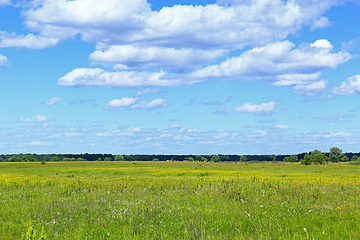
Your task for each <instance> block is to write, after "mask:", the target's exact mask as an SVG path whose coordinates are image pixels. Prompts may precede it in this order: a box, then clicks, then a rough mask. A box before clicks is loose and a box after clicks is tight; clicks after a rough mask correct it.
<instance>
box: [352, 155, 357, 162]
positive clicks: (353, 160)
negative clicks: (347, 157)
mask: <svg viewBox="0 0 360 240" xmlns="http://www.w3.org/2000/svg"><path fill="white" fill-rule="evenodd" d="M357 160H359V157H358V156H356V155H353V156H352V158H351V161H352V162H355V161H357Z"/></svg>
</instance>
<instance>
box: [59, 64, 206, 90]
mask: <svg viewBox="0 0 360 240" xmlns="http://www.w3.org/2000/svg"><path fill="white" fill-rule="evenodd" d="M196 82H200V81H199V80H191V79H181V78H176V76H170V74H167V73H165V72H164V71H160V72H132V71H122V72H106V71H104V70H102V69H100V68H77V69H74V70H73V71H71V72H69V73H67V74H66V75H65V76H64V77H61V78H59V80H58V84H59V85H60V86H64V87H97V86H105V87H152V86H161V87H163V86H180V85H189V84H194V83H196Z"/></svg>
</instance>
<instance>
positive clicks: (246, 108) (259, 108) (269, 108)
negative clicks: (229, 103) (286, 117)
mask: <svg viewBox="0 0 360 240" xmlns="http://www.w3.org/2000/svg"><path fill="white" fill-rule="evenodd" d="M278 104H280V103H279V102H277V101H271V102H268V103H262V104H252V103H245V104H244V105H241V106H238V107H236V108H234V109H226V110H220V109H217V110H216V111H215V113H216V114H222V115H227V114H229V113H233V112H241V113H254V114H261V113H271V112H273V111H274V110H275V106H276V105H278Z"/></svg>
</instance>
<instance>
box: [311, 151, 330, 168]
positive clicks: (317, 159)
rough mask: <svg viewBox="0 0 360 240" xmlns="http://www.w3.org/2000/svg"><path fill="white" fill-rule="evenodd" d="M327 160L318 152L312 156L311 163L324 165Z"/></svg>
mask: <svg viewBox="0 0 360 240" xmlns="http://www.w3.org/2000/svg"><path fill="white" fill-rule="evenodd" d="M327 160H328V157H327V156H326V155H325V154H324V153H322V152H318V153H316V154H315V155H314V157H313V162H314V163H315V164H321V165H322V164H325V162H326V161H327Z"/></svg>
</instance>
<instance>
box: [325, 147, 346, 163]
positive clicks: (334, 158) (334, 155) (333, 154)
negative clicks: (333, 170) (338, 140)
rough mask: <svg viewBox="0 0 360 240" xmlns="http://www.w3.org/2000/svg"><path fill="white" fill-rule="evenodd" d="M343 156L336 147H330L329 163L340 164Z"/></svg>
mask: <svg viewBox="0 0 360 240" xmlns="http://www.w3.org/2000/svg"><path fill="white" fill-rule="evenodd" d="M343 156H345V155H344V154H343V152H342V150H341V149H340V148H338V147H332V148H330V153H329V160H330V161H331V162H334V163H337V162H340V161H341V160H342V158H343Z"/></svg>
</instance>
